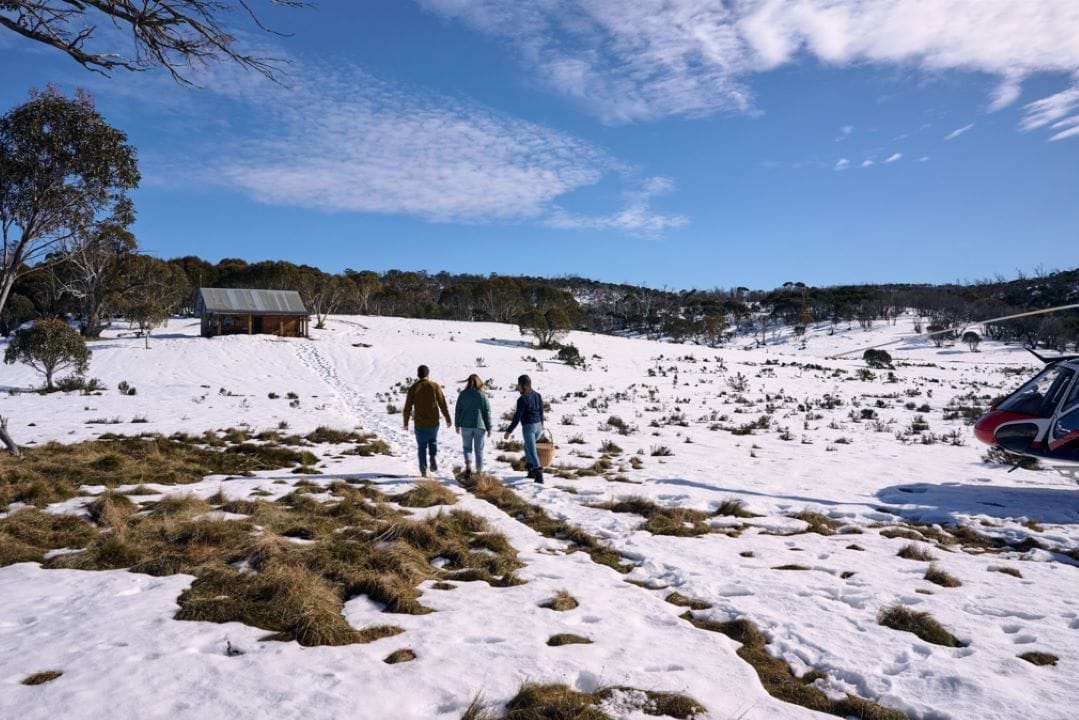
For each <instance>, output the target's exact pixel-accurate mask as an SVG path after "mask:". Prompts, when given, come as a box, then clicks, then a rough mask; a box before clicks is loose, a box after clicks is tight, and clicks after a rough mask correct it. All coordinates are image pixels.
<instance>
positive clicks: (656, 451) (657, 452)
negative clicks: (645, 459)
mask: <svg viewBox="0 0 1079 720" xmlns="http://www.w3.org/2000/svg"><path fill="white" fill-rule="evenodd" d="M650 454H651V455H652V457H670V456H671V455H674V450H671V449H670V448H669V447H667V446H666V445H658V446H657V445H653V446H652V451H651V453H650Z"/></svg>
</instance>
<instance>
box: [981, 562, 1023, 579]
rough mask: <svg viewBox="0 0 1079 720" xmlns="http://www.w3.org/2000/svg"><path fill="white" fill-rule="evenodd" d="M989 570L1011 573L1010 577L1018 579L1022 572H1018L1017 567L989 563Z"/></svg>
mask: <svg viewBox="0 0 1079 720" xmlns="http://www.w3.org/2000/svg"><path fill="white" fill-rule="evenodd" d="M989 572H998V573H1004V574H1005V575H1011V576H1012V577H1016V578H1020V579H1022V577H1023V573H1021V572H1019V570H1018V569H1016V568H1013V567H1008V566H1007V565H991V566H989Z"/></svg>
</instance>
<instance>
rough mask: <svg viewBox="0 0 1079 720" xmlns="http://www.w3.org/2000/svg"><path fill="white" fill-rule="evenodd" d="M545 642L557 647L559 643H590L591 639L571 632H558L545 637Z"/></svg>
mask: <svg viewBox="0 0 1079 720" xmlns="http://www.w3.org/2000/svg"><path fill="white" fill-rule="evenodd" d="M547 644H548V645H550V646H551V647H558V646H560V645H591V644H592V641H591V640H589V639H588V638H586V637H583V636H581V635H574V634H573V633H558V634H557V635H552V636H551V637H549V638H548V639H547Z"/></svg>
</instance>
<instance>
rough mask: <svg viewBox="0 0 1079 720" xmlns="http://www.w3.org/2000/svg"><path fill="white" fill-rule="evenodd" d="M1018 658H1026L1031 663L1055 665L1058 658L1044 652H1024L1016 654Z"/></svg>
mask: <svg viewBox="0 0 1079 720" xmlns="http://www.w3.org/2000/svg"><path fill="white" fill-rule="evenodd" d="M1018 657H1019V659H1020V660H1026V661H1027V662H1028V663H1030V664H1031V665H1056V664H1057V661H1058V660H1060V658H1058V657H1057V656H1056V655H1052V654H1050V653H1044V652H1026V653H1023V654H1022V655H1019V656H1018Z"/></svg>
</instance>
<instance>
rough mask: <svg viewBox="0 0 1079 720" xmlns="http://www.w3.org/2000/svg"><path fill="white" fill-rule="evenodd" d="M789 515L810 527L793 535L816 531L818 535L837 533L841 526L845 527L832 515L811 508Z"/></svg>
mask: <svg viewBox="0 0 1079 720" xmlns="http://www.w3.org/2000/svg"><path fill="white" fill-rule="evenodd" d="M787 517H790V518H794V519H795V520H801V521H802V522H804V523H806V524H807V525H808V527H807V528H806V529H805V530H802V531H801V532H798V533H791V534H792V535H800V534H801V533H816V534H818V535H835V534H836V533H837V532H838V531H839V528H841V527H843V523H841V522H839V521H837V520H833V519H831V518H830V517H827V516H825V515H821V514H820V513H817V512H812V511H809V510H803V511H802V512H800V513H794V514H793V515H788V516H787Z"/></svg>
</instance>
